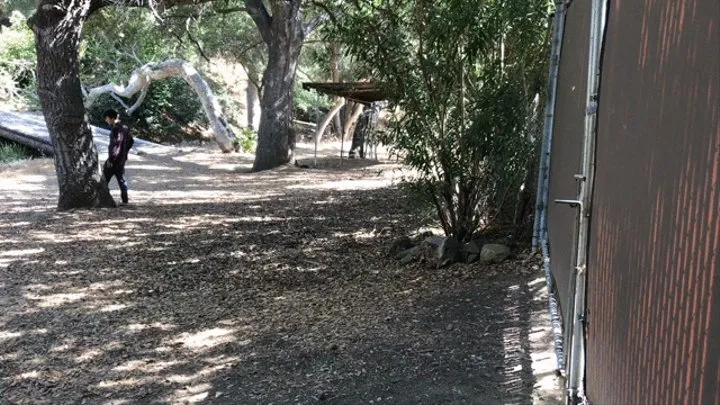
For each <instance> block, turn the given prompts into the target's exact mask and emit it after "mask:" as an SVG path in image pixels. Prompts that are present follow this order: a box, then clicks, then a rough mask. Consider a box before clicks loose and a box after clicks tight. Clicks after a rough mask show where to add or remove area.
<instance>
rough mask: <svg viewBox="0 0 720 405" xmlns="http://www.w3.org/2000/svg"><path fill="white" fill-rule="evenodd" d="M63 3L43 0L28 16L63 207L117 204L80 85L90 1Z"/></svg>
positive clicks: (42, 102)
mask: <svg viewBox="0 0 720 405" xmlns="http://www.w3.org/2000/svg"><path fill="white" fill-rule="evenodd" d="M60 3H61V2H52V1H41V2H40V3H39V4H38V8H37V11H36V13H35V14H34V16H33V17H32V18H31V19H30V20H29V21H28V22H29V23H30V25H31V27H32V28H33V31H34V32H35V47H36V51H37V59H38V63H37V80H38V84H37V87H38V96H39V98H40V103H41V105H42V109H43V114H44V115H45V122H46V123H47V127H48V132H49V134H50V139H51V140H52V143H53V148H54V151H55V172H56V174H57V179H58V187H59V191H60V196H59V199H58V209H60V210H68V209H72V208H94V207H114V206H115V201H114V200H113V199H112V197H111V196H110V191H109V190H108V187H107V184H106V182H105V181H104V180H103V179H102V177H101V175H100V171H99V170H98V155H97V149H96V148H95V144H94V143H93V137H92V132H91V131H90V126H89V125H88V120H87V117H86V115H85V108H84V106H83V96H82V91H81V88H80V64H79V62H78V48H79V45H80V32H81V30H82V26H83V23H84V22H85V19H86V18H87V16H88V15H89V13H90V4H89V3H90V2H89V1H87V0H84V1H83V0H80V1H72V2H71V1H65V2H62V4H60Z"/></svg>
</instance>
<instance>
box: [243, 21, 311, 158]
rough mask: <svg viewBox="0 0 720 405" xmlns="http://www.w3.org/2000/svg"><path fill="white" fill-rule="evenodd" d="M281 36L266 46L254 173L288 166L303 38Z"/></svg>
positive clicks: (280, 34)
mask: <svg viewBox="0 0 720 405" xmlns="http://www.w3.org/2000/svg"><path fill="white" fill-rule="evenodd" d="M276 21H277V20H276ZM287 25H291V24H290V23H288V24H287ZM283 28H286V27H283ZM273 32H275V30H273ZM282 34H285V33H283V32H280V33H278V37H277V38H276V39H274V41H278V42H281V44H271V45H270V46H269V48H270V54H269V58H268V65H267V68H266V69H265V73H264V74H263V94H262V99H261V100H260V108H261V114H260V131H259V132H258V146H257V151H256V155H255V163H254V165H253V171H256V172H257V171H261V170H268V169H272V168H274V167H277V166H280V165H283V164H286V163H288V162H289V161H290V158H291V152H292V150H291V148H294V146H295V145H294V134H293V129H292V116H293V90H294V87H295V69H296V67H297V61H298V57H299V55H300V49H301V48H302V41H303V39H302V37H297V36H294V35H282Z"/></svg>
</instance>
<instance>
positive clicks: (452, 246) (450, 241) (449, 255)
mask: <svg viewBox="0 0 720 405" xmlns="http://www.w3.org/2000/svg"><path fill="white" fill-rule="evenodd" d="M459 258H460V243H458V241H457V239H455V238H453V237H448V238H444V239H443V241H442V243H440V246H438V247H437V251H436V254H435V259H436V260H437V264H438V266H440V267H445V266H447V265H449V264H453V263H455V262H457V261H458V259H459Z"/></svg>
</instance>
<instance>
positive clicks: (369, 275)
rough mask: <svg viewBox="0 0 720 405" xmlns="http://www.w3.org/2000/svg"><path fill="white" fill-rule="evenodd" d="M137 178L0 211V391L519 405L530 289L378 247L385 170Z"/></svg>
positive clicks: (497, 271)
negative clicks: (68, 207)
mask: <svg viewBox="0 0 720 405" xmlns="http://www.w3.org/2000/svg"><path fill="white" fill-rule="evenodd" d="M137 170H138V171H137V172H136V175H137V181H138V183H139V185H140V186H141V187H139V190H137V194H136V195H137V198H138V200H139V202H138V203H137V204H136V205H135V206H134V207H131V208H126V209H119V210H116V209H113V210H96V211H77V212H69V213H57V212H55V211H54V210H53V209H52V208H50V207H49V206H48V205H45V206H42V205H41V206H40V207H39V208H38V207H30V206H27V205H23V204H20V205H18V206H15V208H16V209H15V210H14V211H12V212H11V211H4V213H3V214H0V252H2V253H1V254H0V275H1V276H0V289H1V290H2V292H3V293H2V294H1V295H0V306H2V308H3V309H4V312H3V313H2V314H0V364H2V368H1V369H0V377H1V378H2V380H1V381H2V388H1V390H2V391H1V392H2V395H3V397H4V398H5V400H6V401H8V402H9V403H52V404H56V403H108V404H111V403H112V404H119V403H155V402H171V403H182V402H202V403H228V404H235V403H270V402H272V403H316V402H322V401H327V402H328V403H367V402H369V401H371V400H372V401H375V402H377V401H378V398H379V399H380V401H382V402H386V401H387V402H389V403H408V404H411V403H413V404H414V403H483V404H491V403H508V402H512V403H531V402H532V391H533V385H534V383H535V380H534V377H533V373H532V370H531V361H530V353H529V351H530V347H529V340H528V339H529V336H530V335H531V333H532V331H531V322H530V321H531V318H532V317H533V316H535V315H536V314H538V313H540V312H542V310H543V301H542V299H541V298H539V297H540V287H541V285H540V284H538V283H534V284H532V283H531V281H532V277H530V278H529V277H528V276H523V275H522V274H520V273H518V272H517V267H522V265H521V264H517V265H516V264H512V265H506V266H496V267H487V266H481V265H456V266H453V267H450V268H448V269H442V270H436V269H434V268H431V267H429V266H427V265H421V264H418V265H415V266H400V265H399V264H398V263H397V262H395V261H393V260H391V259H390V258H388V257H386V254H385V253H384V251H385V249H386V246H387V244H388V243H389V242H390V241H391V240H392V238H393V237H395V236H397V235H401V234H406V233H408V232H410V231H411V230H412V229H414V226H415V221H416V217H415V215H414V212H413V209H412V206H411V205H408V202H407V199H406V198H405V197H404V196H403V195H402V194H401V193H400V191H399V190H397V189H394V188H392V187H381V185H382V184H384V183H382V184H381V183H380V182H381V181H384V180H383V179H381V178H378V179H377V182H374V181H375V179H374V178H368V176H367V174H356V173H343V174H341V176H340V177H338V176H336V175H335V174H334V173H325V174H323V175H322V176H317V175H315V176H312V177H310V178H308V176H307V173H303V172H302V171H297V172H293V173H266V174H260V175H233V176H227V177H212V176H206V175H205V174H202V173H191V172H188V171H184V170H183V171H179V172H178V175H177V176H171V175H168V174H167V173H165V174H164V175H163V176H153V170H152V169H148V168H147V167H145V169H137ZM141 170H145V172H142V171H141ZM152 182H158V183H157V185H158V188H156V187H155V186H156V184H153V183H152ZM348 182H349V183H348ZM35 192H39V191H38V190H35V191H32V192H30V193H29V196H28V198H31V197H32V196H35V197H37V195H36V194H33V193H35ZM164 192H173V193H177V194H176V198H175V199H173V198H169V197H167V196H165V195H163V194H162V193H164ZM18 195H19V194H18ZM2 203H3V204H4V205H5V206H13V205H12V204H11V201H7V200H6V201H3V202H2Z"/></svg>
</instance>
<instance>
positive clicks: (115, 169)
mask: <svg viewBox="0 0 720 405" xmlns="http://www.w3.org/2000/svg"><path fill="white" fill-rule="evenodd" d="M103 116H104V118H105V122H106V123H107V124H108V125H109V126H110V128H111V129H110V145H109V147H108V158H107V160H106V161H105V164H104V165H103V177H104V178H105V181H106V182H107V183H110V179H112V177H113V176H115V178H116V179H117V182H118V185H119V186H120V198H121V199H122V204H123V205H125V204H127V203H128V186H127V182H126V181H125V162H126V161H127V155H128V152H129V151H130V148H132V145H133V143H134V142H135V141H134V140H133V137H132V135H130V128H128V126H127V125H125V124H123V123H122V122H120V120H119V119H118V113H117V111H115V110H107V111H105V114H103Z"/></svg>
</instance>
